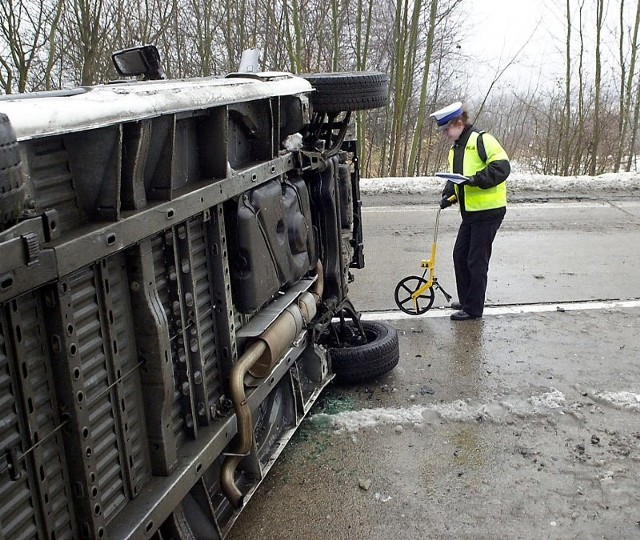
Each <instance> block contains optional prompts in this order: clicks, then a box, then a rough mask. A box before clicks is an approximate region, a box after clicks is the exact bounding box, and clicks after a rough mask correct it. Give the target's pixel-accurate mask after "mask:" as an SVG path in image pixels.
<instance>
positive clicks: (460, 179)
mask: <svg viewBox="0 0 640 540" xmlns="http://www.w3.org/2000/svg"><path fill="white" fill-rule="evenodd" d="M435 176H437V177H438V178H445V179H447V180H450V181H451V182H453V183H454V184H463V183H464V182H467V181H468V180H469V177H468V176H464V175H462V174H457V173H449V172H437V173H436V174H435Z"/></svg>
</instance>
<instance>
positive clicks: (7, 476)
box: [0, 317, 38, 538]
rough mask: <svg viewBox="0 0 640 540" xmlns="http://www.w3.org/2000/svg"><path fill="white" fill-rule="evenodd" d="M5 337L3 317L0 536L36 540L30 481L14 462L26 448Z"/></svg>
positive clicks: (0, 336) (23, 468)
mask: <svg viewBox="0 0 640 540" xmlns="http://www.w3.org/2000/svg"><path fill="white" fill-rule="evenodd" d="M7 333H8V332H7V321H6V320H5V317H3V320H2V325H1V326H0V415H1V417H0V418H2V421H1V422H0V450H1V451H2V455H1V456H0V459H1V460H2V461H1V462H0V468H1V469H2V472H1V473H0V535H2V536H3V537H4V538H19V537H23V538H36V537H37V530H38V522H37V521H36V515H35V501H34V500H33V499H32V492H31V487H32V485H33V484H32V480H31V479H30V477H29V475H28V474H27V470H26V465H25V462H24V461H23V460H21V461H16V460H15V457H17V455H21V454H22V452H23V451H24V449H25V448H24V446H23V444H22V441H21V437H20V433H21V431H20V426H19V417H18V409H17V402H18V396H17V389H16V386H15V383H14V382H13V376H12V375H13V369H12V366H11V363H10V359H9V354H10V352H9V350H8V346H10V342H9V343H7V338H6V337H5V336H6V335H7ZM12 454H13V459H12ZM9 467H11V469H10V468H9Z"/></svg>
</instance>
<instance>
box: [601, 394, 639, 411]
mask: <svg viewBox="0 0 640 540" xmlns="http://www.w3.org/2000/svg"><path fill="white" fill-rule="evenodd" d="M593 397H594V398H595V399H598V400H600V401H603V402H605V403H608V404H610V405H613V406H614V407H616V408H617V409H630V410H632V411H639V412H640V394H636V393H634V392H596V393H595V394H594V395H593Z"/></svg>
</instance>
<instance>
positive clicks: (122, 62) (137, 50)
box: [111, 45, 166, 81]
mask: <svg viewBox="0 0 640 540" xmlns="http://www.w3.org/2000/svg"><path fill="white" fill-rule="evenodd" d="M111 59H112V60H113V65H114V66H115V67H116V71H117V72H118V73H119V74H120V75H123V76H125V77H138V76H140V75H142V78H143V80H145V81H152V80H157V79H166V75H165V73H164V69H163V68H162V64H161V63H160V54H159V53H158V49H157V48H156V46H155V45H142V46H140V47H132V48H130V49H122V50H121V51H116V52H114V53H112V54H111Z"/></svg>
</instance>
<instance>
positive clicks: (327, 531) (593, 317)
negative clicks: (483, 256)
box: [229, 198, 640, 540]
mask: <svg viewBox="0 0 640 540" xmlns="http://www.w3.org/2000/svg"><path fill="white" fill-rule="evenodd" d="M397 203H398V199H394V198H388V199H385V200H383V201H380V200H376V201H375V204H368V205H367V207H366V208H365V212H364V224H365V234H366V238H365V245H366V252H365V257H366V265H367V266H366V268H365V269H364V270H361V271H358V273H357V274H355V277H356V281H355V282H354V283H353V284H352V289H351V295H352V299H353V300H354V303H355V305H356V306H357V307H358V308H359V309H361V310H362V311H363V312H364V318H365V319H366V318H370V319H377V320H386V321H387V322H389V323H390V324H392V325H393V326H395V327H396V328H397V329H398V333H399V336H400V363H399V364H398V366H397V367H396V368H395V369H394V370H393V371H392V372H391V373H389V374H388V375H386V376H384V377H382V378H380V379H379V380H376V381H373V382H371V383H369V384H362V385H356V386H353V387H349V388H343V387H342V388H341V387H336V386H331V387H329V388H328V389H327V391H325V393H324V394H323V396H322V397H321V399H320V400H319V402H318V403H317V404H316V406H315V408H314V410H313V411H312V415H311V418H309V419H307V420H305V421H304V423H303V425H302V426H301V428H300V430H299V431H298V433H296V435H295V436H294V438H293V439H292V441H291V443H290V445H289V446H288V447H287V448H286V449H285V451H284V452H283V455H282V456H281V458H280V460H279V462H277V463H276V465H275V466H274V468H273V469H272V470H271V473H270V475H269V476H268V477H267V478H266V479H265V480H264V482H263V483H262V485H261V486H260V488H259V489H258V491H257V492H256V494H255V495H254V496H253V498H252V499H251V500H250V502H249V503H248V506H247V508H246V509H245V510H244V512H243V513H242V515H241V516H240V518H239V520H238V522H237V523H236V526H235V527H234V529H232V531H231V533H230V535H229V538H231V539H232V540H238V539H241V538H243V539H247V538H248V539H252V538H259V539H265V540H266V539H278V540H280V539H294V538H295V539H300V538H304V539H318V540H323V539H327V540H329V539H331V540H335V539H354V540H359V539H374V540H377V539H380V540H383V539H385V540H386V539H389V538H397V539H402V540H404V539H409V540H411V539H416V540H417V539H424V538H455V539H458V538H483V539H484V538H487V539H500V538H505V539H510V538H524V539H539V538H611V539H620V538H622V539H624V538H638V537H640V510H639V509H640V490H638V486H639V485H640V363H639V360H638V359H639V358H640V339H639V338H638V332H639V331H640V323H639V322H638V315H639V314H640V302H639V301H638V298H639V297H640V275H639V274H640V272H639V271H638V269H639V268H640V266H639V263H640V260H639V258H640V249H639V248H638V246H640V200H639V199H636V198H626V199H624V198H623V199H621V200H616V201H614V202H606V201H582V202H580V203H578V202H575V201H560V202H558V201H556V202H547V203H545V204H531V203H521V204H512V205H511V206H510V208H509V211H508V214H507V218H506V220H505V222H504V225H503V227H502V229H501V230H500V232H499V233H498V237H497V239H496V242H495V244H494V257H493V259H492V266H491V269H490V282H489V290H488V304H489V305H490V306H491V307H490V308H488V309H487V311H486V312H485V316H484V317H483V319H481V320H476V321H466V322H453V321H450V320H449V318H448V314H449V313H450V310H448V309H446V308H444V307H442V305H443V300H444V299H443V297H442V296H437V297H436V306H435V307H434V308H432V309H431V310H430V311H429V312H428V313H427V314H425V315H423V316H419V317H411V316H400V315H401V314H400V312H399V311H398V310H397V309H396V308H395V306H394V301H393V290H394V287H395V283H396V282H397V281H398V279H400V278H401V277H404V276H405V275H408V274H411V273H415V272H417V271H419V261H420V259H422V258H426V255H425V254H426V253H427V252H428V250H429V249H430V244H431V241H432V237H431V235H432V228H433V224H434V220H435V211H436V210H435V207H433V206H429V205H426V206H407V205H405V204H400V205H398V204H397ZM458 219H459V218H458V217H457V214H456V212H455V210H451V209H449V210H447V211H444V212H443V213H442V220H441V229H440V233H441V234H440V239H439V242H438V262H437V272H436V273H437V275H438V276H439V279H440V282H441V283H442V285H443V286H444V287H445V288H448V289H450V291H451V292H453V290H454V289H455V286H454V280H453V278H452V274H451V262H450V261H451V257H450V254H451V248H452V245H453V240H454V237H455V231H456V229H457V220H458ZM618 300H625V301H626V302H620V301H618ZM597 301H600V302H597Z"/></svg>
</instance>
